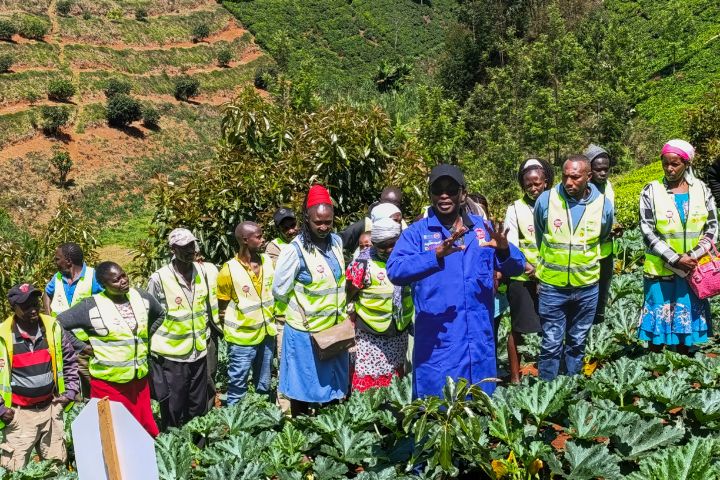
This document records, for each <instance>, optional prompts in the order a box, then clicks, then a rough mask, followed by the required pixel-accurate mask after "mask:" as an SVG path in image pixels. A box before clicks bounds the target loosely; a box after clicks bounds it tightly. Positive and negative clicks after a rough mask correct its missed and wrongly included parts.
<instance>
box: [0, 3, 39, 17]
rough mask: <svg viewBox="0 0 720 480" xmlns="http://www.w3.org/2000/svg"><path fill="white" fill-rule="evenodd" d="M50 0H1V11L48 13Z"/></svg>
mask: <svg viewBox="0 0 720 480" xmlns="http://www.w3.org/2000/svg"><path fill="white" fill-rule="evenodd" d="M49 6H50V0H0V11H1V12H18V11H19V12H27V13H35V14H37V13H47V10H48V7H49Z"/></svg>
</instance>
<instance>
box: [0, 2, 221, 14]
mask: <svg viewBox="0 0 720 480" xmlns="http://www.w3.org/2000/svg"><path fill="white" fill-rule="evenodd" d="M0 1H1V0H0ZM203 5H207V1H204V0H122V1H116V0H78V1H77V3H76V4H75V6H74V8H73V10H72V14H73V15H79V14H82V13H83V12H87V13H89V14H91V15H100V16H106V15H107V13H108V12H109V11H111V10H112V9H114V8H120V9H122V11H123V13H124V15H127V16H134V15H135V10H136V9H138V8H144V9H145V10H147V12H148V14H149V15H160V14H163V13H173V12H182V11H184V10H187V9H194V8H198V7H201V6H203Z"/></svg>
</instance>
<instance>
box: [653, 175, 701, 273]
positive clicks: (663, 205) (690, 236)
mask: <svg viewBox="0 0 720 480" xmlns="http://www.w3.org/2000/svg"><path fill="white" fill-rule="evenodd" d="M650 185H651V189H652V199H653V212H654V213H655V231H656V232H657V233H658V235H659V236H660V238H662V239H663V240H664V241H665V242H666V243H667V244H668V245H669V246H670V248H672V249H673V250H674V251H675V253H677V254H678V255H682V254H683V253H685V252H688V251H690V250H692V249H693V248H695V247H696V246H697V244H698V242H699V241H700V237H701V235H702V232H703V230H704V228H705V223H706V222H707V218H708V210H707V206H706V205H705V186H704V184H703V183H702V182H701V181H700V180H695V181H694V182H693V184H692V185H690V186H689V190H688V194H689V199H688V204H689V207H688V212H687V215H686V216H685V224H684V225H683V222H681V221H680V213H679V212H678V209H677V205H676V204H675V199H674V197H673V195H672V194H670V193H668V191H667V189H666V188H665V185H663V183H662V181H657V180H655V181H654V182H652V183H651V184H650ZM644 270H645V273H647V274H649V275H656V276H670V275H673V272H672V270H670V269H668V268H666V267H665V261H664V260H663V259H662V258H660V257H658V256H657V255H654V254H652V253H651V252H648V251H646V252H645V268H644Z"/></svg>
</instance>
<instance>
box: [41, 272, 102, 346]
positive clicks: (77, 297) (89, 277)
mask: <svg viewBox="0 0 720 480" xmlns="http://www.w3.org/2000/svg"><path fill="white" fill-rule="evenodd" d="M94 278H95V269H94V268H92V267H88V266H85V275H83V276H82V277H80V278H79V279H78V283H77V285H75V293H73V298H72V300H71V302H70V304H69V305H68V301H67V296H66V295H65V288H64V287H63V281H62V273H60V272H57V273H56V274H55V277H54V278H53V282H55V293H54V294H53V298H52V302H50V314H51V315H52V316H53V317H57V316H58V314H59V313H62V312H64V311H66V310H69V309H70V308H71V307H74V306H75V305H77V304H78V303H80V302H81V301H82V300H84V299H86V298H90V297H91V296H92V288H93V279H94ZM72 333H73V335H75V336H76V337H77V338H78V339H80V340H82V341H83V342H87V341H88V336H87V334H86V333H85V332H84V331H82V330H81V329H79V328H76V329H74V330H73V331H72Z"/></svg>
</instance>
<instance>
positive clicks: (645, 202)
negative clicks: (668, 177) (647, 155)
mask: <svg viewBox="0 0 720 480" xmlns="http://www.w3.org/2000/svg"><path fill="white" fill-rule="evenodd" d="M692 182H700V183H701V184H702V186H703V187H704V188H703V190H704V191H705V207H706V208H707V210H708V218H707V221H706V222H705V228H704V229H703V231H702V234H703V238H701V239H700V242H699V243H698V244H697V246H696V247H695V248H693V249H692V250H690V252H687V253H688V254H689V255H690V256H691V257H692V258H694V259H695V260H697V259H699V258H701V257H702V256H703V255H705V254H706V253H707V252H708V251H709V250H710V249H711V248H712V242H714V241H715V239H716V238H717V233H718V221H717V213H716V212H715V199H714V198H713V196H712V193H711V192H710V189H709V188H707V186H706V185H705V184H703V183H702V181H701V180H699V179H697V178H695V179H691V180H688V183H690V184H692ZM650 185H651V184H647V185H645V188H643V190H642V193H641V194H640V231H641V232H642V235H643V241H644V242H645V248H646V250H647V251H648V252H649V253H652V254H654V255H657V256H658V257H660V258H662V259H663V261H665V263H667V264H669V265H675V263H677V261H678V260H680V255H682V254H683V253H686V252H676V251H675V250H673V249H672V247H670V245H668V244H667V242H666V241H665V240H663V239H662V238H661V237H660V234H659V233H658V232H657V230H656V229H655V222H656V219H655V210H654V209H653V197H652V187H651V186H650ZM663 185H664V186H665V188H667V182H666V181H665V179H664V178H663ZM667 192H668V193H669V194H672V192H671V191H670V189H669V188H668V189H667Z"/></svg>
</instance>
